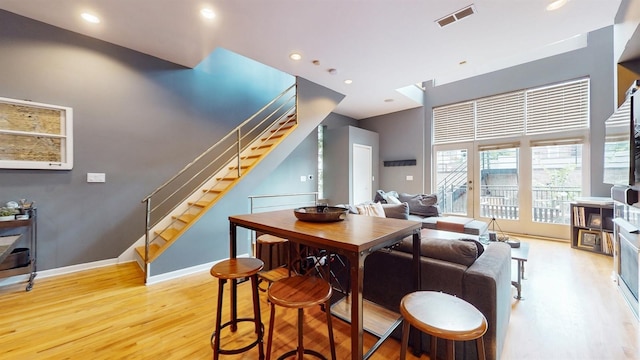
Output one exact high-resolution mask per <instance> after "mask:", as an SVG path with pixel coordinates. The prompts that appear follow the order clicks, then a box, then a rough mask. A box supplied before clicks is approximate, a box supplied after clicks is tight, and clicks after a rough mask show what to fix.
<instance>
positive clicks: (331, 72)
mask: <svg viewBox="0 0 640 360" xmlns="http://www.w3.org/2000/svg"><path fill="white" fill-rule="evenodd" d="M327 72H329V74H331V75H335V74H337V73H338V70H337V69H333V68H331V69H329V70H327Z"/></svg>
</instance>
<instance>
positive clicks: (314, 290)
mask: <svg viewBox="0 0 640 360" xmlns="http://www.w3.org/2000/svg"><path fill="white" fill-rule="evenodd" d="M332 292H333V291H332V287H331V284H329V282H327V281H325V280H323V279H320V278H317V277H314V276H302V275H294V276H291V277H288V278H285V279H281V280H278V281H275V282H274V283H273V284H271V287H269V289H268V290H267V295H268V297H269V302H270V303H271V319H270V320H269V335H268V338H267V360H270V359H271V345H272V341H273V329H274V320H275V318H276V312H275V311H276V305H278V306H282V307H285V308H295V309H297V310H298V346H297V347H296V349H294V350H290V351H288V352H286V353H284V354H282V355H280V357H278V359H279V360H282V359H286V358H289V357H290V356H292V355H296V354H297V358H298V359H302V358H303V356H304V355H305V354H306V355H312V356H314V357H316V358H319V359H326V357H325V356H324V355H322V354H320V353H319V352H317V351H315V350H311V349H305V347H304V344H303V341H302V335H303V329H302V324H303V321H304V320H303V309H304V308H309V307H312V306H315V305H320V304H323V305H324V306H325V313H326V316H327V330H328V333H329V347H330V349H331V359H333V360H335V359H336V347H335V342H334V340H333V326H332V325H331V311H330V304H329V299H330V298H331V294H332Z"/></svg>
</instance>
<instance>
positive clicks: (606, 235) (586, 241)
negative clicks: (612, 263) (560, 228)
mask: <svg viewBox="0 0 640 360" xmlns="http://www.w3.org/2000/svg"><path fill="white" fill-rule="evenodd" d="M614 246H615V241H614V238H613V202H611V203H608V202H602V203H597V202H594V203H591V202H584V203H583V202H574V203H571V247H572V248H574V249H580V250H585V251H591V252H595V253H598V254H605V255H609V256H613V250H614Z"/></svg>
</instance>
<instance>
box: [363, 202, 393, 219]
mask: <svg viewBox="0 0 640 360" xmlns="http://www.w3.org/2000/svg"><path fill="white" fill-rule="evenodd" d="M356 208H357V209H358V214H360V215H367V216H377V217H386V216H385V214H384V209H383V208H382V204H381V203H373V204H363V205H358V206H356Z"/></svg>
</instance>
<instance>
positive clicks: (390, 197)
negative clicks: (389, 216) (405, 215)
mask: <svg viewBox="0 0 640 360" xmlns="http://www.w3.org/2000/svg"><path fill="white" fill-rule="evenodd" d="M387 204H403V202H402V201H400V200H399V199H398V198H397V197H396V196H393V195H389V193H387ZM404 204H406V203H404Z"/></svg>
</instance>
